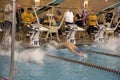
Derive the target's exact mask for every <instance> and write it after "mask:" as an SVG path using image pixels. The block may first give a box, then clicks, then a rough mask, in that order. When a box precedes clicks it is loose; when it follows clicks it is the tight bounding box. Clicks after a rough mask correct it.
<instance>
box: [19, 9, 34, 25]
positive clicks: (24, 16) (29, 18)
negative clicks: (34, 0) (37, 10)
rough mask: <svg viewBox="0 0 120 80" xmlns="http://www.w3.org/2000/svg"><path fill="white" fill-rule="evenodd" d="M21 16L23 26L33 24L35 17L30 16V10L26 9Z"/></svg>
mask: <svg viewBox="0 0 120 80" xmlns="http://www.w3.org/2000/svg"><path fill="white" fill-rule="evenodd" d="M21 16H22V19H23V22H24V24H32V23H33V22H34V19H35V17H34V16H33V14H32V8H28V9H27V11H25V12H24V13H22V15H21Z"/></svg>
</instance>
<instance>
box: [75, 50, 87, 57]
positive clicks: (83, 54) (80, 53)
mask: <svg viewBox="0 0 120 80" xmlns="http://www.w3.org/2000/svg"><path fill="white" fill-rule="evenodd" d="M73 53H75V54H77V55H79V56H81V57H84V58H87V55H86V54H85V53H83V52H79V53H78V52H76V51H75V52H73Z"/></svg>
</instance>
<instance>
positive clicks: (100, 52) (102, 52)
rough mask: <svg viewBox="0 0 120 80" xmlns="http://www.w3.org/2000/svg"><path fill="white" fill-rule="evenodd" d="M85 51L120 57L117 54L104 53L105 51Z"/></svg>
mask: <svg viewBox="0 0 120 80" xmlns="http://www.w3.org/2000/svg"><path fill="white" fill-rule="evenodd" d="M87 52H91V53H90V54H94V53H96V54H102V55H107V56H113V57H120V55H117V54H109V53H105V52H97V51H92V50H87Z"/></svg>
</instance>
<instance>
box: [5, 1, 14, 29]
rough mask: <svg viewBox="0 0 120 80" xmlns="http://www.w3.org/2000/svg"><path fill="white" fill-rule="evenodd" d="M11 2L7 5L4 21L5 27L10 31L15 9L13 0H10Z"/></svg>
mask: <svg viewBox="0 0 120 80" xmlns="http://www.w3.org/2000/svg"><path fill="white" fill-rule="evenodd" d="M8 1H9V3H8V4H6V5H5V9H4V13H5V16H4V21H5V28H6V30H7V31H8V30H9V31H10V30H11V27H12V16H13V13H12V11H13V9H12V0H8Z"/></svg>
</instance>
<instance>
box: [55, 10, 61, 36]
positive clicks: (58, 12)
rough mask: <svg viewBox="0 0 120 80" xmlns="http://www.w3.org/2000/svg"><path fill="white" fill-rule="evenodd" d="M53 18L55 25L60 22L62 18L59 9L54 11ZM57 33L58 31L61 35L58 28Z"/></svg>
mask: <svg viewBox="0 0 120 80" xmlns="http://www.w3.org/2000/svg"><path fill="white" fill-rule="evenodd" d="M54 18H55V21H56V24H57V26H59V25H60V23H61V21H62V18H63V16H62V13H61V12H60V10H57V11H56V14H55V15H54ZM58 33H59V34H60V35H62V30H61V29H59V30H58Z"/></svg>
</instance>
